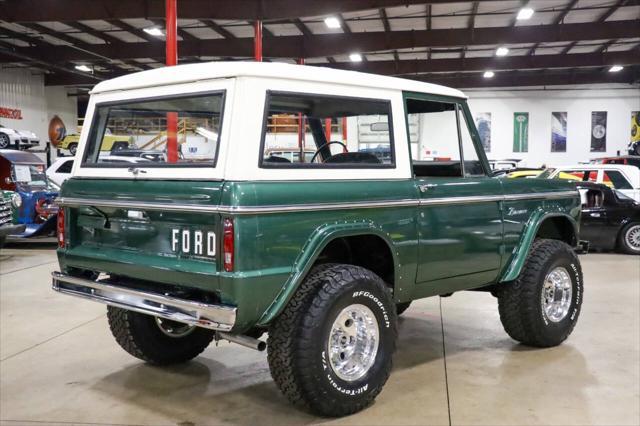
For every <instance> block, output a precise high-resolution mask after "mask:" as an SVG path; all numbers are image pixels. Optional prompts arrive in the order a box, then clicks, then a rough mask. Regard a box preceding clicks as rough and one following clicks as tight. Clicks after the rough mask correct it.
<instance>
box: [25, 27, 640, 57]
mask: <svg viewBox="0 0 640 426" xmlns="http://www.w3.org/2000/svg"><path fill="white" fill-rule="evenodd" d="M634 37H640V20H631V21H615V22H605V23H601V24H596V25H594V24H593V23H581V24H563V25H532V26H522V27H513V28H510V27H495V28H490V27H487V28H475V29H474V30H473V34H472V33H471V31H469V29H446V30H445V29H438V30H430V31H392V32H390V33H385V32H384V31H378V32H367V33H351V34H316V35H311V36H279V37H276V38H275V39H276V40H277V42H273V43H268V44H267V45H265V46H264V55H265V56H268V57H278V58H301V57H302V58H313V57H327V56H337V55H344V54H349V53H351V52H361V53H366V52H376V51H381V50H390V51H392V50H394V49H405V48H420V47H448V46H468V45H495V44H510V43H544V42H553V41H577V40H602V39H607V40H609V39H624V38H634ZM16 50H17V51H19V52H21V53H23V54H26V55H30V56H34V57H39V58H41V59H43V60H47V61H50V62H63V61H72V60H87V61H88V60H91V55H89V54H87V53H84V52H80V51H78V50H76V49H72V48H70V47H68V46H47V48H46V49H43V48H41V47H16ZM94 50H95V52H96V53H99V54H101V55H103V56H105V57H109V58H112V59H132V58H147V57H148V58H163V57H164V43H125V42H121V43H117V44H116V43H111V44H108V45H96V46H95V48H94ZM178 52H180V55H182V56H222V57H225V56H231V57H252V52H253V39H252V38H248V37H247V38H236V39H224V40H223V39H211V40H200V41H196V42H194V41H181V42H179V48H178Z"/></svg>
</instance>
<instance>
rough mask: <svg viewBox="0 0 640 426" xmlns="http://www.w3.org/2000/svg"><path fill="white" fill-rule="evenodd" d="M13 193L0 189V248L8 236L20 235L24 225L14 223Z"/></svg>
mask: <svg viewBox="0 0 640 426" xmlns="http://www.w3.org/2000/svg"><path fill="white" fill-rule="evenodd" d="M14 194H15V192H12V191H4V190H2V189H0V248H1V247H2V246H4V242H5V241H6V239H7V237H8V236H9V235H15V234H20V233H22V232H23V231H24V229H25V225H24V224H18V223H14V220H13V219H14V210H13V208H12V207H11V199H12V198H13V196H14Z"/></svg>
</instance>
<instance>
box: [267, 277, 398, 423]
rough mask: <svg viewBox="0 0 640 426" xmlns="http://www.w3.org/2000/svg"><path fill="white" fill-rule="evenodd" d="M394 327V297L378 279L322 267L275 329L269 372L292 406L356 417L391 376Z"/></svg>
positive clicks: (307, 279) (302, 286)
mask: <svg viewBox="0 0 640 426" xmlns="http://www.w3.org/2000/svg"><path fill="white" fill-rule="evenodd" d="M396 322H397V321H396V312H395V306H394V303H393V300H392V297H391V292H390V291H389V289H388V288H387V286H386V284H385V283H384V281H382V279H381V278H380V277H378V276H377V275H376V274H374V273H373V272H371V271H369V270H367V269H364V268H361V267H358V266H352V265H342V264H325V265H321V266H319V267H316V268H315V269H314V270H313V271H311V273H310V274H309V276H308V277H307V278H306V279H305V281H304V282H303V283H302V284H301V286H300V287H299V288H298V290H297V291H296V293H295V294H294V296H293V298H292V299H291V301H290V302H289V303H288V305H287V306H286V308H285V309H284V311H283V312H282V313H281V314H280V316H279V317H278V318H277V319H276V320H275V321H274V322H273V324H272V325H271V328H270V330H269V341H268V361H269V368H270V370H271V375H272V377H273V379H274V381H275V382H276V384H277V385H278V387H279V388H280V390H281V391H282V393H283V394H284V395H285V396H286V397H287V398H288V399H289V400H290V401H291V402H292V403H294V404H302V405H305V406H306V407H308V408H309V409H310V410H311V411H313V412H314V413H316V414H319V415H322V416H331V417H338V416H346V415H349V414H353V413H355V412H358V411H360V410H362V409H364V408H365V407H367V406H368V405H369V404H371V402H373V400H374V399H375V398H376V396H377V395H378V394H379V393H380V391H381V390H382V387H383V386H384V384H385V383H386V381H387V379H388V378H389V374H390V373H391V362H392V359H391V358H392V354H393V352H394V351H395V342H396V336H397V330H396ZM374 341H375V346H373V343H372V342H374Z"/></svg>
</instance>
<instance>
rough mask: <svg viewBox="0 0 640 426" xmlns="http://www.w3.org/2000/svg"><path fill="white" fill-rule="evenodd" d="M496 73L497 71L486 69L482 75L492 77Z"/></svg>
mask: <svg viewBox="0 0 640 426" xmlns="http://www.w3.org/2000/svg"><path fill="white" fill-rule="evenodd" d="M494 75H495V73H494V72H493V71H485V72H484V74H482V76H483V77H484V78H491V77H493V76H494Z"/></svg>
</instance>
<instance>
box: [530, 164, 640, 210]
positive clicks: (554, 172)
mask: <svg viewBox="0 0 640 426" xmlns="http://www.w3.org/2000/svg"><path fill="white" fill-rule="evenodd" d="M538 177H539V178H541V179H568V180H575V181H581V182H596V183H601V184H604V185H607V186H609V187H610V188H614V189H616V190H618V191H620V192H621V193H623V194H624V195H626V196H627V197H630V198H633V199H634V200H636V201H638V202H640V169H639V168H638V167H636V166H628V165H624V164H577V165H574V166H558V167H551V168H548V169H546V170H545V171H544V172H542V173H541V174H540V175H539V176H538Z"/></svg>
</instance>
